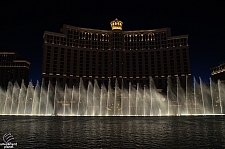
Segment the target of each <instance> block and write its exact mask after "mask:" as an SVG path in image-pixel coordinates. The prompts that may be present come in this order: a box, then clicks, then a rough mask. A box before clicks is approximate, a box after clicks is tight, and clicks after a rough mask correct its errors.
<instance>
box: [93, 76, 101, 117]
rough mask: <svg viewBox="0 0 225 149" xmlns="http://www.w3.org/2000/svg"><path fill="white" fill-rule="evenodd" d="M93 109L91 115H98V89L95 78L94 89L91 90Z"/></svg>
mask: <svg viewBox="0 0 225 149" xmlns="http://www.w3.org/2000/svg"><path fill="white" fill-rule="evenodd" d="M92 106H93V111H92V115H93V116H95V115H99V109H100V89H99V85H98V82H97V80H96V79H95V80H94V90H93V105H92Z"/></svg>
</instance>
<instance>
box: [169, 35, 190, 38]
mask: <svg viewBox="0 0 225 149" xmlns="http://www.w3.org/2000/svg"><path fill="white" fill-rule="evenodd" d="M180 38H188V35H178V36H170V37H168V38H167V39H180Z"/></svg>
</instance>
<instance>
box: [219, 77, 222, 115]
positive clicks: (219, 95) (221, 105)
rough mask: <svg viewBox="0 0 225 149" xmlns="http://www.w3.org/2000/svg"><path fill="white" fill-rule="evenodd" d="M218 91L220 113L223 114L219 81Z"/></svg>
mask: <svg viewBox="0 0 225 149" xmlns="http://www.w3.org/2000/svg"><path fill="white" fill-rule="evenodd" d="M218 91H219V101H220V113H221V114H223V106H222V97H221V81H220V80H218Z"/></svg>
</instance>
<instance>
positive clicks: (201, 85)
mask: <svg viewBox="0 0 225 149" xmlns="http://www.w3.org/2000/svg"><path fill="white" fill-rule="evenodd" d="M199 80H200V89H201V95H202V107H203V114H205V101H204V100H205V99H204V93H203V83H202V79H201V78H200V77H199Z"/></svg>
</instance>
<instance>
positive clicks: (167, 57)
mask: <svg viewBox="0 0 225 149" xmlns="http://www.w3.org/2000/svg"><path fill="white" fill-rule="evenodd" d="M110 24H111V27H112V30H98V29H89V28H80V27H75V26H70V25H63V28H62V29H61V32H60V33H55V32H49V31H45V32H44V35H43V39H44V45H43V66H42V78H43V79H44V80H45V82H46V83H47V82H48V81H49V80H50V81H52V82H53V83H55V82H56V81H57V82H58V83H60V84H61V85H65V84H67V85H69V86H70V87H71V86H73V85H77V84H78V82H79V80H80V78H82V79H83V81H84V82H87V81H88V80H94V79H97V80H98V81H99V82H104V83H107V82H108V80H109V79H111V80H112V82H113V81H115V79H117V80H118V82H119V83H120V84H121V81H122V80H123V82H126V83H128V82H132V83H133V84H136V83H140V84H146V85H148V84H149V77H150V76H151V77H152V78H153V80H154V82H155V84H156V87H157V88H158V89H164V90H165V89H166V86H167V77H171V79H172V81H173V82H174V81H176V77H177V76H179V78H180V82H181V84H182V85H183V86H185V85H184V84H185V76H186V75H190V61H189V50H188V36H187V35H180V36H171V32H170V28H161V29H153V30H135V31H123V30H122V24H123V22H122V21H119V20H118V19H115V20H114V21H112V22H111V23H110Z"/></svg>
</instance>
